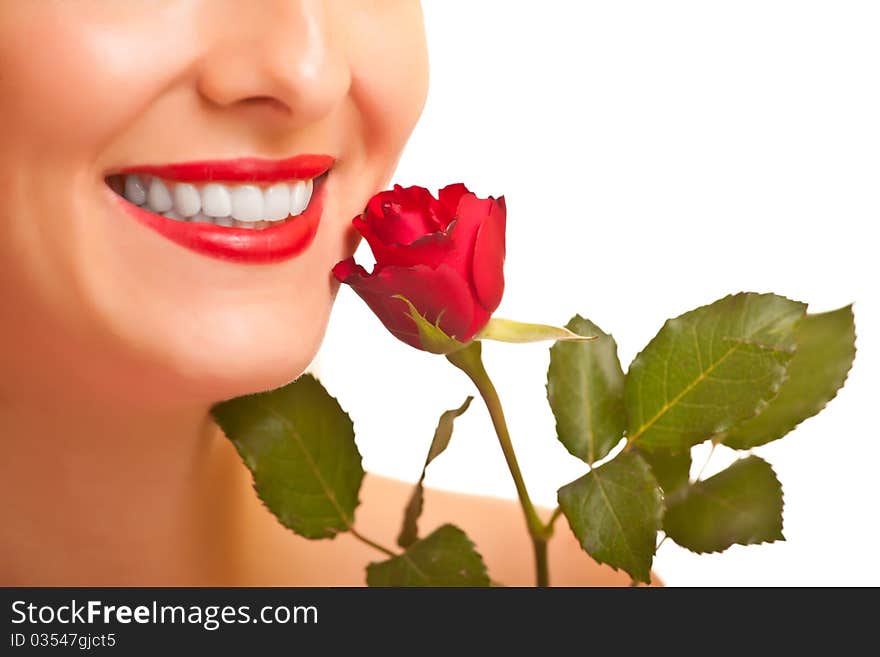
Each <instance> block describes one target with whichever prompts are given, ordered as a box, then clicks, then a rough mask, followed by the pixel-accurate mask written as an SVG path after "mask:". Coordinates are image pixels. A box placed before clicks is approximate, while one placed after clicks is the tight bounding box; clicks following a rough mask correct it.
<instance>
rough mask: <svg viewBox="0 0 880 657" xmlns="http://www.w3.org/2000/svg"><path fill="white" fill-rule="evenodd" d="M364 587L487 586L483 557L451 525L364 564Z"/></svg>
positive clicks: (461, 533)
mask: <svg viewBox="0 0 880 657" xmlns="http://www.w3.org/2000/svg"><path fill="white" fill-rule="evenodd" d="M367 585H368V586H489V576H488V575H487V574H486V565H485V564H484V563H483V558H482V557H481V556H480V554H479V553H478V552H477V551H476V549H475V547H474V544H473V543H472V542H471V540H470V539H469V538H468V537H467V536H466V535H465V533H464V532H463V531H461V530H460V529H459V528H458V527H455V526H454V525H442V526H440V527H438V528H437V529H435V530H434V531H433V532H431V533H430V534H429V535H428V536H426V537H425V538H423V539H421V540H419V541H416V542H415V543H413V544H412V545H411V546H409V548H408V549H407V550H406V552H404V553H403V554H401V555H399V556H396V557H392V558H391V559H388V560H387V561H381V562H373V563H371V564H370V565H369V566H367Z"/></svg>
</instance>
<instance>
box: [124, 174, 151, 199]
mask: <svg viewBox="0 0 880 657" xmlns="http://www.w3.org/2000/svg"><path fill="white" fill-rule="evenodd" d="M123 196H125V199H126V200H127V201H128V202H129V203H134V204H135V205H143V204H144V202H145V201H146V200H147V189H146V187H144V183H142V182H141V179H140V178H139V177H137V176H126V177H125V193H124V194H123Z"/></svg>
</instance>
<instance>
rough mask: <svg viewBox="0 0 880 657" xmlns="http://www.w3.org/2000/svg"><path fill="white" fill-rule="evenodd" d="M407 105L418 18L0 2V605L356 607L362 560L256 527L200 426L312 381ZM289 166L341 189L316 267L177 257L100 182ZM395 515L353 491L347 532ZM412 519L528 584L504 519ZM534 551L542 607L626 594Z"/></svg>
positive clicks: (388, 495) (403, 2) (505, 512)
mask: <svg viewBox="0 0 880 657" xmlns="http://www.w3.org/2000/svg"><path fill="white" fill-rule="evenodd" d="M389 34H391V35H394V38H393V39H389V38H387V35H389ZM157 35H161V38H158V37H157ZM35 44H36V45H35ZM427 81H428V67H427V54H426V47H425V41H424V32H423V25H422V15H421V8H420V5H419V3H418V2H415V1H414V0H324V1H321V0H283V1H282V0H262V1H261V2H259V3H245V2H240V1H239V0H155V1H151V2H146V1H145V0H131V1H128V2H110V1H108V0H69V1H68V2H17V1H15V0H0V143H2V144H3V148H2V150H0V191H2V197H3V203H2V205H0V222H2V224H3V227H4V239H3V240H0V298H2V299H3V303H2V304H0V371H2V372H4V373H5V374H6V376H4V377H3V379H2V381H0V427H2V434H0V440H2V441H3V450H4V458H3V459H2V461H0V496H2V498H3V499H5V500H13V501H14V503H12V504H4V505H2V510H0V583H2V584H4V585H11V584H20V585H40V584H56V585H65V584H69V585H73V584H81V585H126V584H130V585H133V584H141V585H204V584H227V585H238V584H266V585H268V584H288V585H309V584H323V585H328V584H348V585H362V584H363V583H364V574H363V567H364V565H365V563H367V562H368V561H370V560H375V559H376V558H381V556H382V555H381V553H378V552H376V551H375V550H373V549H372V548H370V547H368V546H366V545H364V544H363V543H360V542H358V541H357V540H355V539H354V538H353V537H351V536H348V535H344V536H339V537H337V538H336V539H333V540H331V541H307V540H305V539H301V538H299V537H296V536H294V535H293V534H291V533H290V532H289V531H287V530H285V529H283V528H282V527H281V526H280V525H278V524H277V522H275V520H274V518H273V517H272V516H271V515H270V514H269V513H268V512H267V511H266V510H265V509H264V508H263V507H262V506H260V504H259V502H258V501H257V499H256V497H255V496H254V495H253V491H252V489H251V486H250V479H249V474H248V473H247V471H246V470H245V469H244V467H243V466H242V464H241V462H240V460H239V458H238V456H237V454H236V453H235V451H234V450H233V449H232V447H231V445H230V443H229V442H228V441H227V440H226V439H225V438H224V437H223V436H222V434H221V433H220V432H219V430H218V429H217V427H216V426H215V425H214V424H213V423H212V422H211V421H210V417H209V409H210V406H211V405H212V404H213V403H215V402H217V401H220V400H222V399H227V398H230V397H234V396H239V395H243V394H248V393H252V392H255V391H260V390H267V389H271V388H275V387H277V386H280V385H283V384H284V383H286V382H288V381H290V380H291V379H292V378H294V377H295V376H297V375H298V374H299V373H301V372H302V371H304V369H305V368H306V367H307V366H308V364H309V363H310V362H311V361H312V359H313V358H314V355H315V353H316V352H317V349H318V346H319V345H320V342H321V339H322V337H323V335H324V330H325V327H326V323H327V319H328V315H329V312H330V309H331V306H332V303H333V300H334V297H335V295H336V292H337V290H338V285H337V284H336V283H335V282H334V280H333V278H332V276H331V275H330V269H331V267H332V266H333V264H335V263H336V262H337V261H339V260H341V259H343V258H344V257H346V256H348V255H349V254H351V253H352V252H353V250H354V247H355V246H356V236H355V235H354V234H353V231H352V230H351V228H350V220H351V217H353V216H355V215H356V214H358V213H359V212H360V210H361V209H362V208H363V206H364V205H365V203H366V201H367V199H368V198H369V197H370V196H371V195H372V194H373V193H375V192H377V191H379V190H380V189H383V188H384V187H386V186H387V184H388V182H389V179H390V176H391V175H392V173H393V171H394V168H395V166H396V164H397V161H398V159H399V157H400V154H401V152H402V150H403V148H404V145H405V143H406V141H407V139H408V137H409V135H410V133H411V131H412V129H413V127H414V126H415V123H416V121H417V120H418V117H419V115H420V113H421V111H422V108H423V105H424V101H425V97H426V93H427ZM300 153H327V154H330V155H333V156H335V157H336V158H337V164H336V165H335V166H334V168H333V169H332V171H331V173H330V176H329V178H328V180H327V196H326V201H325V210H324V216H323V219H322V222H321V226H320V229H319V231H318V235H317V237H316V238H315V241H314V243H313V244H312V245H311V246H310V247H309V249H308V250H307V251H306V252H305V253H304V254H302V255H301V256H299V257H297V258H294V259H292V260H289V261H285V262H282V263H276V264H272V265H260V266H257V265H242V264H233V263H229V262H225V261H220V260H216V259H212V258H209V257H206V256H203V255H200V254H195V253H193V252H191V251H188V250H186V249H183V248H181V247H179V246H178V245H175V244H173V243H171V242H170V241H168V240H167V239H165V238H164V237H162V236H160V235H158V234H157V233H154V232H153V231H150V230H148V229H146V228H144V227H143V226H142V225H140V224H139V223H137V222H135V221H134V220H133V219H131V218H130V217H128V216H125V215H124V214H123V213H122V212H121V211H120V210H119V208H118V207H117V203H116V200H115V199H114V198H113V195H112V192H111V191H110V190H109V189H108V188H107V186H106V185H105V183H104V177H105V176H106V175H108V174H110V173H113V172H114V171H118V170H119V169H122V168H124V167H126V166H131V165H137V164H146V163H159V164H162V163H170V162H179V161H190V160H197V159H222V158H232V157H242V156H257V157H266V158H280V157H289V156H291V155H296V154H300ZM408 492H409V485H408V484H405V483H404V482H396V481H393V480H390V479H385V478H382V477H378V476H375V475H372V474H370V475H368V476H367V478H366V480H365V484H364V489H363V492H362V495H361V500H362V506H361V510H360V511H359V514H360V515H359V521H358V526H359V529H360V531H361V532H362V533H364V534H367V535H370V536H371V537H372V538H374V539H375V540H378V541H381V542H384V543H385V544H386V545H389V546H390V545H393V540H394V535H395V532H396V524H397V521H398V518H397V514H394V516H393V517H392V516H391V515H389V514H386V513H383V511H382V510H383V509H387V508H389V507H391V508H398V507H400V506H401V505H402V503H403V501H404V500H405V499H406V495H407V494H408ZM426 500H427V501H426V507H427V512H426V516H425V519H424V521H423V525H422V526H423V528H430V527H431V526H432V525H436V524H439V523H440V522H443V521H446V520H449V519H451V518H454V519H456V521H457V522H458V524H460V525H461V526H462V527H463V528H464V529H465V530H466V531H468V532H469V533H472V535H473V538H474V540H475V541H476V542H477V544H478V545H479V546H480V547H481V551H482V552H483V554H484V556H485V558H486V561H487V562H488V563H489V565H490V569H492V572H493V576H494V577H495V578H496V579H498V580H500V581H504V582H505V583H508V584H514V583H518V582H521V583H524V584H529V583H531V578H532V575H531V562H530V559H531V554H530V551H529V544H528V542H527V539H526V537H525V533H524V528H523V526H522V518H521V516H520V515H519V513H520V512H519V509H518V507H516V506H515V504H514V503H513V502H509V501H499V500H491V499H489V498H478V497H473V496H466V495H460V494H452V493H444V492H441V491H432V490H429V491H428V493H427V498H426ZM486 514H491V516H492V517H493V518H497V519H499V522H498V526H497V527H494V528H493V530H492V531H491V532H490V531H487V526H486V525H485V522H481V521H480V520H481V519H484V518H485V517H487V515H486ZM558 526H561V523H560V525H558ZM560 533H563V534H568V532H567V531H566V532H560ZM566 540H567V542H566ZM514 544H521V545H522V549H521V550H516V551H514V550H511V549H509V548H510V546H511V545H514ZM555 544H556V545H558V546H559V547H557V548H551V564H553V563H554V561H553V559H556V560H557V561H558V562H559V563H560V564H562V567H561V571H562V572H560V574H559V577H558V581H555V582H554V583H556V584H566V583H583V584H586V583H626V579H625V578H624V577H623V576H620V575H615V574H613V573H611V571H610V570H608V569H604V568H600V567H598V566H597V565H596V564H595V563H593V562H592V561H591V560H589V559H588V558H587V557H586V556H585V555H584V553H583V552H582V551H580V549H579V548H578V546H577V545H576V544H575V543H574V541H573V538H568V539H563V540H562V541H555ZM553 549H556V550H557V553H556V556H554V554H553V552H552V550H553ZM514 552H515V554H512V553H514Z"/></svg>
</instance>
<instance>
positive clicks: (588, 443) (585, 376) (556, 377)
mask: <svg viewBox="0 0 880 657" xmlns="http://www.w3.org/2000/svg"><path fill="white" fill-rule="evenodd" d="M566 327H567V328H568V329H571V331H573V332H574V333H578V334H581V335H595V336H597V339H596V340H595V341H593V342H589V343H578V342H557V343H556V344H555V345H553V347H551V349H550V368H549V369H548V370H547V399H548V401H549V402H550V408H551V409H552V410H553V415H554V417H555V418H556V435H557V436H558V438H559V440H560V442H562V444H563V445H565V447H566V449H568V451H569V452H571V453H572V454H573V455H574V456H577V457H578V458H579V459H582V460H584V461H586V462H587V463H589V464H590V465H592V464H593V463H594V462H595V461H598V460H599V459H601V458H602V457H604V456H605V455H606V454H608V452H610V451H611V449H612V448H613V447H614V446H615V445H616V444H617V443H618V441H619V440H620V439H621V438H622V437H623V432H624V430H625V429H626V411H625V409H624V406H623V369H622V368H621V367H620V361H619V360H618V359H617V343H615V342H614V338H612V337H611V336H610V335H608V334H607V333H605V332H604V331H602V329H600V328H599V327H598V326H596V325H595V324H593V322H591V321H590V320H588V319H584V318H583V317H581V316H580V315H575V316H574V317H573V318H572V320H571V321H570V322H569V323H568V324H566Z"/></svg>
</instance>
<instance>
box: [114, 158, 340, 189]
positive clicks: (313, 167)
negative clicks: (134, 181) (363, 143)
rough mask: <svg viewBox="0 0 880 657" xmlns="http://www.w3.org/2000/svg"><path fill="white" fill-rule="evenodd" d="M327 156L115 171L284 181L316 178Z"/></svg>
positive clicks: (177, 178)
mask: <svg viewBox="0 0 880 657" xmlns="http://www.w3.org/2000/svg"><path fill="white" fill-rule="evenodd" d="M334 161H335V160H334V158H333V157H331V156H330V155H297V156H296V157H290V158H287V159H285V160H266V159H262V158H257V157H241V158H237V159H234V160H201V161H197V162H180V163H178V164H161V165H154V164H150V165H145V166H138V167H128V168H126V169H123V170H122V171H120V172H119V173H146V174H150V175H153V176H156V177H158V178H162V179H163V180H172V181H174V182H189V183H198V182H237V183H243V182H266V183H272V182H285V181H287V180H308V179H310V178H317V177H318V176H320V175H321V174H323V173H326V172H327V170H328V169H329V168H330V167H332V166H333V162H334Z"/></svg>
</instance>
